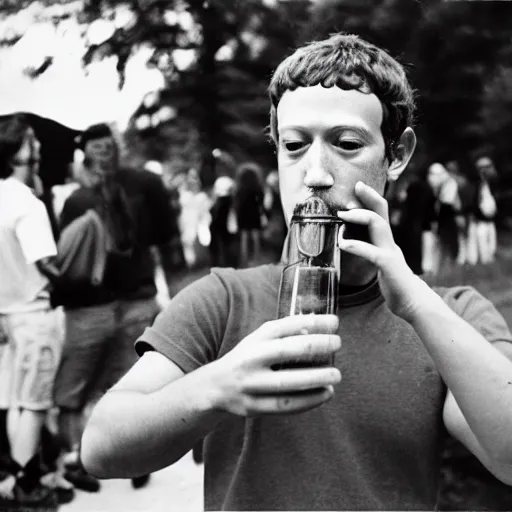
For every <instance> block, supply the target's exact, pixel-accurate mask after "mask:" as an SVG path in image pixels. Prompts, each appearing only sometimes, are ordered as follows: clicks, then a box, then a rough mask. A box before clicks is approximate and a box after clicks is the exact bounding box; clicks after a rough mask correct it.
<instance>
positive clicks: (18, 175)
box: [9, 166, 29, 187]
mask: <svg viewBox="0 0 512 512" xmlns="http://www.w3.org/2000/svg"><path fill="white" fill-rule="evenodd" d="M27 177H28V172H27V169H26V167H25V166H13V171H12V174H11V175H10V176H9V178H14V179H15V180H17V181H19V182H21V183H23V185H26V186H27V187H28V186H29V185H28V183H27V181H28V179H27Z"/></svg>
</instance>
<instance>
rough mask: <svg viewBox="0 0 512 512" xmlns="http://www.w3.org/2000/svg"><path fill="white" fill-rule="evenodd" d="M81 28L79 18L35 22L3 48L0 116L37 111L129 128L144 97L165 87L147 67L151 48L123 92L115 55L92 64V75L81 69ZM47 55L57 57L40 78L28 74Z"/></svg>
mask: <svg viewBox="0 0 512 512" xmlns="http://www.w3.org/2000/svg"><path fill="white" fill-rule="evenodd" d="M97 29H98V31H101V30H105V29H107V27H99V26H98V27H97ZM81 32H82V29H81V28H80V26H79V25H78V24H77V23H76V21H74V20H66V21H63V22H61V23H60V24H59V26H58V27H57V28H55V27H54V26H53V25H52V24H51V23H49V22H41V23H34V24H33V25H31V26H30V28H29V29H28V30H27V32H26V33H25V35H24V36H23V37H22V39H21V40H20V41H19V42H18V43H17V44H16V45H14V46H13V47H12V48H2V49H0V115H3V114H9V113H12V112H17V111H25V112H32V113H35V114H38V115H41V116H43V117H47V118H50V119H54V120H55V121H58V122H60V123H62V124H64V125H66V126H69V127H70V128H74V129H78V130H83V129H84V128H86V127H87V126H89V125H90V124H93V123H98V122H102V121H106V122H116V123H117V125H118V127H119V129H120V130H121V131H123V130H124V129H125V128H126V126H127V123H128V121H129V118H130V116H131V115H132V113H133V112H134V111H135V109H136V108H137V107H138V106H139V104H140V102H141V101H142V98H143V97H144V95H145V94H146V93H147V92H149V91H154V90H158V89H160V88H162V87H163V85H164V78H163V76H162V74H161V73H160V72H159V71H158V70H157V69H155V68H152V69H149V68H148V67H147V66H146V61H147V59H148V58H149V56H150V55H151V50H150V49H149V48H142V49H141V50H140V51H139V52H138V53H137V54H136V55H135V56H134V57H133V58H132V59H131V60H130V61H129V62H128V66H127V69H126V82H125V86H124V87H123V89H122V90H121V91H119V90H118V87H117V84H118V75H117V71H116V58H115V57H112V58H107V59H104V60H103V61H101V62H96V63H93V64H91V65H90V66H89V67H88V69H87V73H86V72H85V71H84V69H83V68H82V67H81V56H82V55H83V54H84V51H85V44H84V38H83V35H82V34H81ZM46 56H53V64H52V65H51V66H50V67H49V68H48V70H47V71H45V72H44V73H43V74H42V75H41V76H40V77H39V78H37V79H35V80H32V79H30V78H29V77H28V76H26V75H25V74H24V72H23V69H24V67H26V66H30V65H31V64H32V65H34V66H39V65H40V63H42V62H43V60H44V58H45V57H46Z"/></svg>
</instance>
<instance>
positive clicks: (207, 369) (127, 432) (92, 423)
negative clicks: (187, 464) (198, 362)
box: [81, 363, 229, 478]
mask: <svg viewBox="0 0 512 512" xmlns="http://www.w3.org/2000/svg"><path fill="white" fill-rule="evenodd" d="M213 364H214V363H212V364H211V365H206V366H204V367H202V368H200V369H198V370H196V371H194V372H191V373H190V374H187V375H185V376H184V377H183V378H181V379H178V380H176V381H173V382H171V383H170V384H168V385H166V386H164V387H163V388H161V389H160V390H158V391H155V392H152V393H148V394H144V393H138V392H130V391H123V390H118V391H116V390H112V391H109V392H108V393H107V394H106V395H105V396H104V397H103V398H102V399H101V400H100V402H99V403H98V405H97V406H96V407H95V409H94V411H93V413H92V415H91V418H90V420H89V423H88V425H87V427H86V429H85V432H84V435H83V438H82V448H81V456H82V460H83V462H84V465H85V467H86V468H87V470H88V471H89V472H90V473H92V474H94V475H96V476H98V477H100V478H128V477H132V476H136V475H140V474H145V473H151V472H154V471H157V470H159V469H162V468H164V467H167V466H169V465H171V464H173V463H174V462H176V461H177V460H179V459H180V458H181V457H182V456H183V455H185V453H187V452H188V451H189V450H190V449H191V448H192V447H193V445H194V444H195V443H196V442H197V441H198V440H199V439H201V438H203V437H204V436H205V435H206V434H208V433H209V432H210V431H211V430H213V429H214V428H215V426H216V425H217V424H218V423H219V422H220V421H222V420H223V419H225V418H227V417H229V414H228V413H225V412H222V411H219V410H215V409H214V408H213V407H212V404H211V401H210V396H209V390H210V389H211V387H212V386H211V378H212V376H213V368H212V366H213Z"/></svg>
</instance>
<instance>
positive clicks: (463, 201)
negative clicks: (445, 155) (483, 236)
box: [445, 160, 478, 265]
mask: <svg viewBox="0 0 512 512" xmlns="http://www.w3.org/2000/svg"><path fill="white" fill-rule="evenodd" d="M445 167H446V170H447V171H448V172H449V173H450V176H452V177H453V178H454V179H455V181H456V182H457V191H458V196H459V200H460V210H459V211H458V212H457V213H458V214H457V216H456V217H455V222H456V224H457V228H458V230H457V232H458V241H459V251H458V255H457V264H459V265H465V264H469V265H475V264H476V262H477V257H478V254H477V250H476V226H475V221H474V202H475V196H476V193H477V190H476V186H475V183H474V182H473V180H471V179H470V176H468V173H463V172H462V170H461V168H460V165H459V163H458V162H457V161H456V160H450V161H448V162H447V163H446V166H445Z"/></svg>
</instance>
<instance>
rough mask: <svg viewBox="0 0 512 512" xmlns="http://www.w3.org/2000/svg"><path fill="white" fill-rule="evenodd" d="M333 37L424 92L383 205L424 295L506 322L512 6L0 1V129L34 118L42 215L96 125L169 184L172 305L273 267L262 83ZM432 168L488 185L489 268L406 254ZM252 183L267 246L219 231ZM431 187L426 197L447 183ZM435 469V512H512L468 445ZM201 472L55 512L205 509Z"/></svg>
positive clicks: (288, 0) (120, 487)
mask: <svg viewBox="0 0 512 512" xmlns="http://www.w3.org/2000/svg"><path fill="white" fill-rule="evenodd" d="M338 31H346V32H349V33H355V34H358V35H360V36H361V37H363V38H365V39H367V40H369V41H371V42H373V43H375V44H377V45H378V46H381V47H383V48H385V49H387V50H388V51H389V52H390V53H391V54H392V55H393V56H395V57H397V58H398V60H399V61H400V62H401V63H402V64H403V65H404V66H405V67H406V69H407V72H408V75H409V78H410V80H411V82H412V85H413V87H414V88H415V90H416V91H417V101H418V111H417V115H416V124H417V126H416V131H417V135H418V147H417V150H416V154H415V155H414V157H413V160H412V162H411V164H410V167H411V169H410V172H409V173H406V174H404V176H403V177H400V178H399V179H398V180H396V181H395V182H393V183H392V184H391V185H390V187H389V189H388V191H387V195H388V200H389V202H390V207H391V213H392V216H391V218H392V224H393V229H394V232H395V235H396V238H397V241H398V242H399V243H400V245H401V246H402V247H403V248H404V252H405V253H406V257H407V258H408V261H409V262H410V264H411V266H415V271H416V272H417V273H419V274H424V275H425V278H426V279H427V280H428V281H429V282H431V283H433V284H459V283H466V284H472V285H474V286H476V287H477V288H478V289H479V290H480V291H482V292H483V293H485V294H486V295H487V296H488V297H489V298H491V300H493V302H494V303H495V305H496V306H497V307H498V309H500V311H501V312H502V313H503V315H504V316H505V318H506V319H507V321H508V322H509V324H510V321H512V292H511V291H510V286H509V282H510V277H511V276H512V223H511V219H512V201H510V198H511V197H512V158H511V156H512V154H511V144H510V141H511V140H512V3H511V2H508V1H442V0H430V1H418V0H243V1H241V0H239V1H236V0H204V1H203V0H127V1H123V0H39V1H26V0H0V117H2V116H10V115H12V114H14V113H17V112H25V113H27V114H28V115H29V118H30V122H31V124H32V126H33V127H34V130H35V131H36V134H37V137H38V138H39V139H40V140H41V144H42V149H41V158H42V160H41V166H40V176H41V180H42V185H43V195H42V197H43V199H44V201H45V203H46V204H47V206H48V208H49V213H50V216H52V215H53V216H55V211H54V209H53V208H52V205H53V204H54V201H55V191H56V187H57V188H58V186H59V185H63V184H65V183H66V182H67V181H68V179H69V174H70V166H71V164H73V163H76V158H77V156H76V148H77V142H76V140H77V136H79V135H80V133H81V132H82V131H84V130H85V129H86V128H87V127H88V126H90V125H91V124H94V123H100V122H106V123H108V124H109V125H110V126H111V127H112V128H113V129H114V131H115V133H116V134H117V136H118V141H119V143H120V144H121V152H122V159H123V161H124V162H125V163H127V164H129V165H130V166H131V167H134V168H140V169H147V170H149V171H151V172H155V173H157V174H159V175H161V176H162V179H163V181H164V183H165V185H166V187H167V189H168V190H169V192H170V201H171V202H172V204H173V208H174V211H175V212H176V218H177V224H178V227H179V228H180V231H181V234H180V235H179V236H178V240H177V245H176V248H177V255H176V258H175V265H176V279H175V281H174V282H173V283H171V285H170V289H169V292H170V295H171V296H172V295H173V294H174V293H176V292H177V291H178V290H179V289H181V288H182V287H183V286H185V285H186V284H187V283H189V282H191V281H192V280H194V279H197V278H198V277H199V276H200V275H204V273H206V272H208V270H209V268H210V266H212V265H223V266H226V265H230V266H247V265H252V264H258V263H261V262H269V261H277V260H278V259H279V255H280V251H281V244H282V240H283V239H284V236H285V234H286V228H285V226H284V223H283V220H282V215H281V214H280V213H279V208H280V204H279V199H278V196H277V186H278V177H277V176H276V173H275V170H276V159H275V152H274V148H273V146H272V144H271V143H270V141H269V136H268V132H267V124H268V112H269V102H268V99H267V86H268V83H269V79H270V76H271V73H272V71H273V69H274V68H275V67H276V65H277V64H278V63H279V62H280V61H281V60H282V59H283V57H284V56H286V55H288V54H289V53H290V52H291V51H292V50H293V49H294V48H295V47H296V46H298V45H300V44H302V43H304V42H307V41H312V40H316V39H321V38H324V37H326V36H328V35H329V34H331V33H333V32H338ZM482 158H483V159H484V160H482ZM485 159H487V160H485ZM484 161H485V162H488V161H491V166H490V167H489V165H488V164H487V167H486V166H485V165H484V164H483V163H482V162H484ZM435 162H440V163H442V164H443V166H444V167H445V168H446V169H448V171H449V173H450V174H451V175H452V177H454V179H455V180H456V181H457V183H458V185H459V191H462V190H464V187H465V186H466V185H467V183H470V184H471V183H472V184H475V183H480V182H481V181H482V179H483V178H482V176H484V175H485V172H487V175H485V176H484V177H485V180H484V181H486V182H489V184H490V188H491V190H492V195H493V197H494V199H495V202H496V213H495V215H493V216H492V223H493V225H494V226H495V228H496V230H497V243H496V245H497V248H496V251H495V253H493V255H492V258H491V259H490V260H485V259H483V260H482V258H479V257H476V259H475V260H474V261H473V260H472V259H471V258H469V259H468V258H467V257H463V258H462V260H461V259H460V258H459V260H457V257H458V256H457V254H455V256H453V258H452V260H455V261H456V263H458V264H454V265H449V266H448V267H443V266H442V265H438V266H437V267H435V265H434V267H435V268H433V267H432V265H431V263H432V262H430V263H428V262H427V265H428V268H426V267H425V254H424V252H425V248H423V249H418V247H419V245H418V247H416V246H415V247H416V248H414V247H413V248H412V249H411V248H410V247H408V243H409V244H410V242H411V240H412V238H411V237H410V236H409V235H410V233H411V232H412V231H415V232H417V230H418V229H419V231H420V232H419V235H418V236H419V238H418V239H417V242H415V243H417V244H420V243H421V241H420V239H421V233H422V232H429V231H430V224H431V222H433V223H437V221H438V220H439V219H435V220H434V219H432V218H428V219H427V220H426V221H425V222H426V223H427V224H429V226H427V227H425V223H423V221H422V223H423V224H422V226H420V227H419V228H418V227H417V226H416V227H414V226H412V227H411V224H410V223H409V224H408V223H407V221H410V220H411V218H416V216H417V218H418V219H419V218H420V217H421V218H422V219H423V217H422V216H424V215H426V216H427V217H428V214H425V212H426V211H427V209H428V205H426V203H425V206H424V208H423V207H421V208H423V210H421V208H420V203H419V202H417V200H416V198H417V197H418V196H416V195H414V194H417V193H418V191H417V189H414V190H415V192H414V193H412V192H411V191H412V190H413V188H411V185H412V184H417V183H418V182H421V181H425V179H426V177H427V176H428V175H429V173H431V171H432V168H431V166H432V164H433V163H435ZM477 162H480V163H481V164H482V165H481V168H479V167H478V166H477ZM453 164H455V167H454V165H453ZM247 169H249V170H250V169H252V171H254V173H255V174H256V175H257V176H258V179H259V182H260V189H261V190H260V192H261V198H260V203H261V204H260V205H259V206H258V208H260V209H261V211H262V214H263V215H264V216H265V220H264V221H263V220H262V222H261V225H260V231H261V233H260V235H261V239H258V240H245V241H243V233H239V232H238V231H239V230H238V228H237V226H236V225H235V226H234V227H233V226H231V227H230V226H229V219H228V214H229V209H230V206H229V204H225V205H224V206H223V204H222V203H223V201H222V198H226V197H229V196H230V195H231V194H232V192H233V190H234V188H238V189H240V183H239V182H238V181H239V177H240V174H241V172H242V170H244V171H246V170H247ZM486 169H487V171H486ZM489 169H490V171H489ZM432 172H433V171H432ZM440 172H441V171H440ZM442 172H444V171H442ZM482 173H484V174H482ZM219 178H228V179H227V180H224V181H222V180H221V181H219V180H218V179H219ZM475 186H476V185H475ZM249 188H250V187H249ZM256 188H257V187H256ZM433 188H434V195H435V194H436V193H437V192H439V187H438V189H437V191H436V190H435V186H434V187H433ZM466 188H467V187H466ZM469 188H471V187H469ZM475 190H476V189H475ZM184 191H186V193H184ZM260 192H258V193H260ZM199 193H202V194H203V196H201V197H199ZM460 196H461V197H460V198H459V199H461V200H462V202H464V197H463V196H464V193H462V192H461V194H460ZM473 196H474V194H473ZM473 196H472V197H473ZM422 197H423V196H422ZM437 199H439V197H437ZM469 202H471V199H469ZM473 202H474V200H473ZM414 206H416V207H418V208H417V209H416V210H414V208H413V207H414ZM411 208H412V209H411ZM471 208H472V207H471ZM420 210H421V211H420ZM201 211H202V213H201ZM414 211H416V212H417V213H413V212H414ZM187 212H189V213H187ZM194 212H195V213H194ZM202 214H204V217H205V218H207V220H206V221H204V222H206V224H207V225H208V227H209V230H210V232H209V233H206V234H205V233H204V222H203V221H202V220H201V215H202ZM454 220H456V219H454ZM459 220H460V219H459ZM217 221H218V222H219V225H218V226H216V225H215V222H217ZM461 222H462V225H463V227H462V228H461V224H458V226H459V227H458V228H454V229H455V231H452V232H451V233H452V236H454V237H455V238H457V236H458V234H457V233H459V235H460V233H462V232H464V233H463V236H462V239H461V238H460V237H459V242H460V243H459V252H458V255H459V256H460V254H461V253H460V247H461V246H462V245H464V244H465V243H466V241H464V239H463V238H464V236H466V235H467V233H468V226H469V225H470V224H471V222H473V220H472V214H471V213H468V214H467V215H466V218H465V220H464V219H462V221H461ZM191 223H195V224H196V226H195V231H194V232H193V233H192V238H191V239H190V238H189V237H187V236H184V231H185V229H186V227H187V226H189V225H191ZM464 223H465V224H464ZM457 229H458V231H457ZM410 230H412V231H410ZM206 231H208V229H207V230H206ZM216 235H218V236H216ZM223 237H224V238H223ZM229 237H231V238H229ZM225 240H228V243H227V245H226V247H227V246H229V245H230V244H234V245H232V249H228V251H227V253H226V252H224V253H223V252H222V250H221V249H222V247H223V246H224V244H223V241H225ZM415 240H416V239H415ZM423 242H424V243H425V240H424V241H423ZM219 243H220V247H221V249H219ZM475 243H476V242H475ZM214 244H215V245H214ZM249 246H250V250H249ZM255 249H257V251H256V250H255ZM418 250H419V253H418ZM251 251H252V252H251ZM422 252H423V253H422ZM251 254H252V256H251ZM427 256H428V255H427ZM427 259H428V257H427ZM419 260H421V261H419ZM157 278H158V277H157ZM161 280H162V276H161V274H160V281H161ZM165 293H167V292H164V294H165ZM444 456H445V464H444V470H443V474H442V475H441V476H442V483H443V485H442V493H441V495H440V508H441V509H444V510H468V509H485V510H512V492H511V491H510V488H508V487H506V486H504V485H503V484H500V483H499V482H498V481H497V480H495V479H494V478H493V477H492V476H491V475H490V474H489V473H487V472H486V470H485V469H483V467H481V466H480V465H479V464H478V463H477V462H476V461H475V460H473V459H472V458H471V457H469V456H468V454H467V453H465V452H464V450H463V449H462V448H461V447H460V446H454V445H453V444H450V441H447V450H446V452H445V454H444ZM180 464H181V465H180ZM383 464H385V461H383ZM201 476H202V467H201V465H200V462H199V463H195V462H193V461H192V459H191V458H187V459H186V460H185V461H184V462H182V461H180V463H179V464H178V465H177V466H175V467H173V468H171V469H170V470H167V472H166V471H164V472H163V473H162V475H160V477H159V476H158V475H155V477H154V478H153V480H152V482H151V484H150V485H149V486H148V487H147V488H146V489H142V490H141V491H140V492H139V493H138V494H137V496H135V495H132V493H131V492H128V493H127V492H126V488H125V484H124V483H123V482H107V483H106V485H105V486H104V488H103V490H102V492H101V493H99V494H98V495H92V494H87V493H85V494H84V493H82V494H79V495H78V497H77V499H75V500H74V501H73V502H72V503H70V504H68V505H64V506H62V510H69V511H73V510H76V511H78V510H84V511H85V510H88V511H95V510H98V511H100V510H119V509H122V510H174V508H175V509H176V510H199V509H200V507H201V506H202V501H201V493H202V490H201ZM169 493H170V494H171V495H172V496H174V497H175V500H174V501H173V502H172V503H171V504H170V506H171V508H169V502H168V501H167V500H165V499H164V497H165V496H169ZM120 503H121V504H122V507H120V505H119V504H120Z"/></svg>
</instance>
